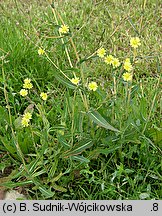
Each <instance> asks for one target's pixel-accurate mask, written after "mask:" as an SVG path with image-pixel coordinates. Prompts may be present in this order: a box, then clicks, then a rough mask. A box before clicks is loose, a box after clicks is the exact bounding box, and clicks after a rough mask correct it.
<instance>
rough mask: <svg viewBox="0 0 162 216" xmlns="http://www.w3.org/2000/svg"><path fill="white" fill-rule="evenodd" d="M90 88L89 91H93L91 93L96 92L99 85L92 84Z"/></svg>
mask: <svg viewBox="0 0 162 216" xmlns="http://www.w3.org/2000/svg"><path fill="white" fill-rule="evenodd" d="M88 88H89V90H91V91H96V90H97V88H98V85H97V83H96V82H90V83H89V84H88Z"/></svg>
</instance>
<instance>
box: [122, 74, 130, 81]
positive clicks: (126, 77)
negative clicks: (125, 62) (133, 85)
mask: <svg viewBox="0 0 162 216" xmlns="http://www.w3.org/2000/svg"><path fill="white" fill-rule="evenodd" d="M122 77H123V80H124V81H126V82H128V81H131V80H132V74H131V73H127V72H126V73H124V74H123V76H122Z"/></svg>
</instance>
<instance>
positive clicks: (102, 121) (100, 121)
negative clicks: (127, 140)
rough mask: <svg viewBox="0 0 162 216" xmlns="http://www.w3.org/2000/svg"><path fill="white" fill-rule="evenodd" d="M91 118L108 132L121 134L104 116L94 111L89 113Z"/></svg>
mask: <svg viewBox="0 0 162 216" xmlns="http://www.w3.org/2000/svg"><path fill="white" fill-rule="evenodd" d="M87 114H88V116H89V118H90V119H91V120H92V121H93V122H95V123H96V124H98V125H99V126H101V127H104V128H106V129H108V130H112V131H115V132H120V131H119V130H118V129H116V128H114V127H113V126H111V125H110V124H109V123H108V122H107V121H106V120H105V119H104V118H103V117H102V116H101V114H100V113H99V112H97V111H94V110H90V111H89V112H88V113H87Z"/></svg>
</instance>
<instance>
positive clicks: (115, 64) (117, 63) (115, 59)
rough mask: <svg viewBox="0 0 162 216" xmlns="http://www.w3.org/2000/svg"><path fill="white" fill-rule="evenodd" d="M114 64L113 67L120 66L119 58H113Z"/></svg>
mask: <svg viewBox="0 0 162 216" xmlns="http://www.w3.org/2000/svg"><path fill="white" fill-rule="evenodd" d="M112 65H113V68H117V67H119V66H120V62H119V59H117V58H113V60H112Z"/></svg>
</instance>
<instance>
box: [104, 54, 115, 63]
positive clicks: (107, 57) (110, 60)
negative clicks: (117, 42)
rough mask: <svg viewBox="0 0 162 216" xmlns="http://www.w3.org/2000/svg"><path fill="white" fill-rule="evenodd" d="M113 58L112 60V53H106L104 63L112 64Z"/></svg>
mask: <svg viewBox="0 0 162 216" xmlns="http://www.w3.org/2000/svg"><path fill="white" fill-rule="evenodd" d="M113 60H114V57H113V56H112V55H107V56H106V57H105V63H106V64H112V62H113Z"/></svg>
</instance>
